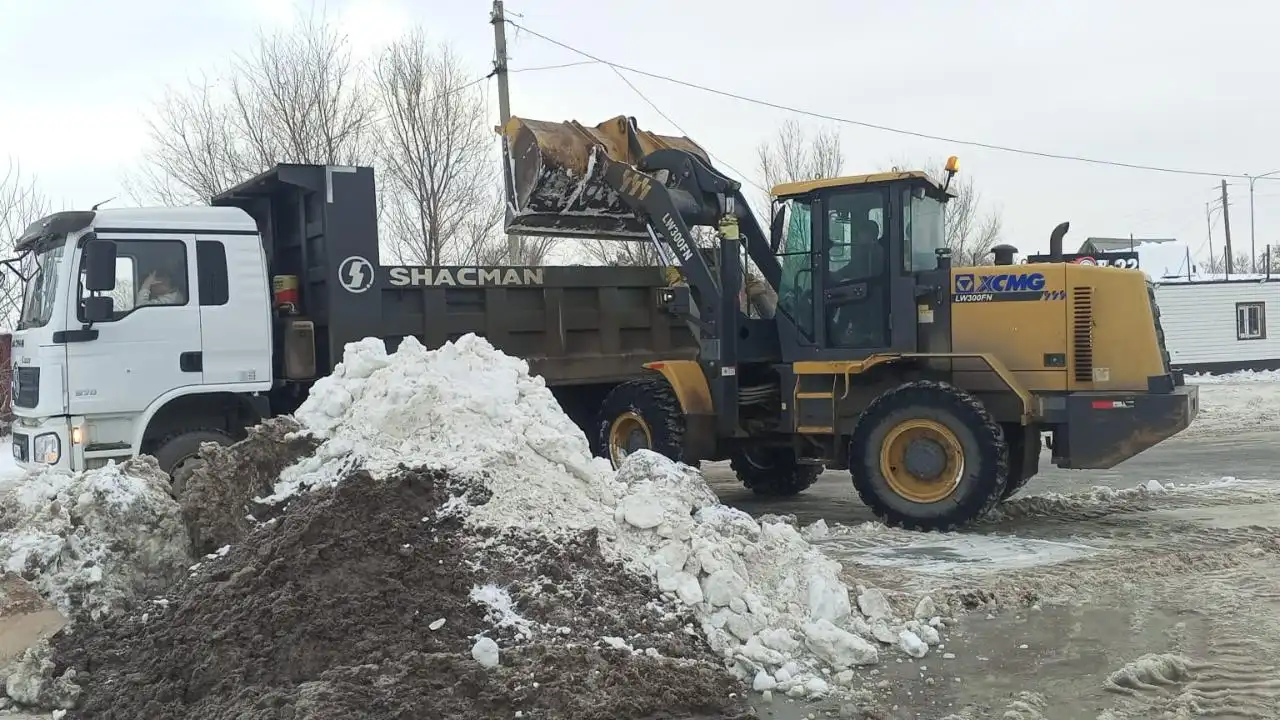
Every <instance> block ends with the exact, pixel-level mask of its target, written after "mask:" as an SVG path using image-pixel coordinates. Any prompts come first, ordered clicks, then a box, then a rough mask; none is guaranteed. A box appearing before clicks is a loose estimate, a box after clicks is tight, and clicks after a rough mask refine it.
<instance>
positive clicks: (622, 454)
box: [596, 376, 684, 469]
mask: <svg viewBox="0 0 1280 720" xmlns="http://www.w3.org/2000/svg"><path fill="white" fill-rule="evenodd" d="M596 427H597V429H598V432H597V435H598V443H599V447H600V449H601V450H602V452H603V453H604V454H605V456H606V457H608V458H609V462H610V463H612V464H613V467H614V469H617V468H618V466H620V465H621V464H622V461H623V460H624V459H626V457H627V456H628V455H630V454H631V453H633V452H635V451H637V450H652V451H654V452H656V453H658V454H660V455H664V456H666V457H668V458H670V459H672V460H675V461H677V462H680V461H683V460H684V413H683V412H681V410H680V401H679V400H677V399H676V393H675V391H674V390H672V389H671V385H670V384H668V383H667V381H666V379H665V378H662V377H657V376H655V377H646V378H640V379H638V380H629V381H627V382H624V383H622V384H620V385H618V386H617V387H615V388H614V389H613V390H610V391H609V394H608V395H606V396H605V398H604V403H603V404H602V405H601V407H600V417H599V420H598V421H597V423H596Z"/></svg>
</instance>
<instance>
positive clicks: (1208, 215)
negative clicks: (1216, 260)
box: [1204, 203, 1213, 271]
mask: <svg viewBox="0 0 1280 720" xmlns="http://www.w3.org/2000/svg"><path fill="white" fill-rule="evenodd" d="M1212 204H1213V203H1205V204H1204V224H1205V227H1207V228H1209V235H1208V238H1207V240H1206V241H1207V242H1208V243H1209V270H1210V271H1212V270H1213V211H1212V210H1210V209H1209V206H1210V205H1212Z"/></svg>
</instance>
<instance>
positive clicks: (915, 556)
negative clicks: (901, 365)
mask: <svg viewBox="0 0 1280 720" xmlns="http://www.w3.org/2000/svg"><path fill="white" fill-rule="evenodd" d="M1193 381H1196V382H1199V383H1200V384H1201V385H1202V388H1201V403H1202V408H1203V409H1202V411H1201V415H1200V417H1199V418H1197V420H1196V422H1195V424H1194V425H1193V426H1192V427H1191V428H1190V429H1188V430H1187V431H1186V432H1185V433H1183V434H1182V435H1181V436H1179V437H1178V438H1175V439H1173V440H1170V441H1167V442H1166V443H1164V444H1162V445H1160V446H1158V447H1156V448H1153V449H1151V450H1149V451H1147V452H1146V453H1143V454H1142V455H1140V456H1138V457H1136V458H1133V459H1132V460H1130V461H1128V462H1126V463H1124V464H1122V465H1121V466H1119V467H1117V468H1115V469H1114V470H1111V471H1102V472H1083V471H1063V470H1058V469H1056V468H1053V466H1052V465H1051V464H1050V462H1049V458H1048V455H1047V452H1046V455H1045V456H1044V457H1043V458H1042V460H1041V474H1040V475H1039V476H1038V477H1037V478H1035V479H1034V480H1032V481H1031V483H1030V484H1029V485H1028V487H1027V488H1025V489H1024V490H1023V491H1022V492H1021V493H1020V494H1019V495H1018V496H1017V497H1016V498H1015V499H1013V500H1012V501H1011V502H1009V503H1007V504H1005V505H1004V506H1002V508H1001V509H999V510H998V511H997V512H996V513H995V515H994V516H993V517H991V518H989V519H988V520H987V521H985V522H984V523H982V524H981V525H980V526H978V527H975V528H973V529H971V530H969V531H966V532H964V533H952V534H922V533H912V532H905V531H898V530H889V529H886V528H884V527H882V526H880V525H877V524H875V523H874V522H872V520H873V518H872V517H871V515H870V513H869V512H868V511H867V509H866V508H865V507H864V506H862V505H861V504H860V503H859V502H858V500H857V497H856V496H855V495H854V493H853V490H852V488H851V487H850V485H849V479H848V476H847V474H846V473H843V472H829V473H827V474H826V475H824V476H823V478H822V479H821V480H820V481H819V483H818V484H816V485H815V486H814V487H813V488H811V489H810V490H809V491H808V492H806V493H805V494H804V495H803V496H801V497H798V498H796V499H794V500H792V501H789V502H784V503H781V504H778V503H773V504H771V505H770V506H769V507H768V508H767V509H766V505H765V504H764V503H762V502H759V501H757V500H756V499H755V498H754V497H753V496H752V495H751V494H750V493H749V492H747V491H745V490H743V489H741V487H740V486H738V485H737V483H736V481H735V480H734V479H733V476H732V475H731V474H730V473H729V471H728V468H727V467H722V466H720V465H719V464H716V465H709V466H706V467H705V468H704V471H705V472H706V474H707V477H708V479H709V480H710V481H711V482H712V485H713V487H714V488H715V489H716V491H717V492H718V493H719V494H720V496H721V498H722V500H724V501H725V502H726V503H729V504H732V505H737V506H738V507H741V508H743V509H746V510H748V511H750V512H753V513H756V514H763V513H766V512H774V513H789V514H794V515H795V516H796V518H797V519H798V521H799V523H800V525H801V526H811V524H813V523H815V522H817V521H819V520H821V521H822V523H819V524H818V525H816V526H811V527H810V528H809V530H808V531H807V533H808V534H809V536H810V537H811V539H813V540H814V541H816V542H818V543H819V545H820V546H821V547H822V548H823V549H824V550H825V551H826V552H828V553H830V554H831V555H833V556H834V557H836V558H837V559H839V560H840V561H841V562H842V563H843V564H844V566H845V572H846V575H847V576H848V581H849V582H850V583H853V582H855V581H858V582H862V583H866V584H868V585H872V584H874V585H878V586H879V587H882V588H885V589H887V590H897V591H901V592H902V593H903V594H904V595H903V596H904V597H918V596H919V595H920V594H921V593H923V592H928V593H931V594H932V595H933V597H934V598H935V599H936V600H937V601H938V602H939V603H943V602H946V603H949V604H951V605H952V606H953V607H955V608H957V610H959V609H960V608H964V609H967V610H968V611H969V612H968V613H967V614H964V615H962V616H961V619H960V620H959V622H958V624H957V625H956V626H955V627H954V628H953V631H952V632H951V633H950V636H949V637H948V640H947V644H946V646H945V647H941V648H937V649H935V650H934V651H931V652H930V653H929V655H928V656H926V657H925V658H923V659H921V660H914V661H912V660H901V661H899V663H890V664H886V665H884V666H882V668H881V669H880V670H879V672H880V674H881V675H882V676H883V678H884V680H883V681H882V682H880V686H881V687H880V689H879V690H880V692H879V697H877V698H876V700H875V701H874V703H873V706H874V707H875V710H876V711H878V713H879V715H880V716H881V717H886V718H927V719H932V720H936V719H939V718H948V717H952V718H955V719H956V720H961V719H963V720H969V719H970V718H972V719H973V720H977V719H978V718H995V717H1002V718H1024V719H1031V718H1050V719H1055V720H1056V719H1057V718H1062V719H1063V720H1079V719H1081V718H1098V719H1099V720H1121V719H1122V718H1149V717H1168V718H1189V717H1197V716H1212V717H1217V718H1280V374H1267V373H1262V374H1243V375H1234V376H1226V377H1223V378H1206V379H1197V380H1193ZM758 708H759V710H760V711H761V714H762V716H764V717H777V718H791V717H797V718H799V717H807V716H808V713H809V712H816V713H818V714H819V715H822V714H825V713H824V710H825V711H838V710H839V709H840V708H838V707H829V708H825V707H803V708H801V707H798V706H794V705H788V704H787V703H785V702H783V703H778V702H776V701H775V703H773V704H772V705H771V706H758ZM1006 713H1007V714H1006ZM845 716H853V717H857V716H858V715H856V714H853V713H852V712H851V708H848V707H846V708H845Z"/></svg>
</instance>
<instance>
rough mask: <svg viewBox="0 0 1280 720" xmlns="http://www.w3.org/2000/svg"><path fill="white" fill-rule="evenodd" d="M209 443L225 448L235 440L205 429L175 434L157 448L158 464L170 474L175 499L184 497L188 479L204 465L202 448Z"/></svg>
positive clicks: (221, 432) (219, 432) (224, 434)
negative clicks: (183, 493) (183, 492)
mask: <svg viewBox="0 0 1280 720" xmlns="http://www.w3.org/2000/svg"><path fill="white" fill-rule="evenodd" d="M207 442H211V443H217V444H219V445H222V446H224V447H225V446H228V445H231V444H233V443H235V438H232V437H231V436H230V435H228V434H227V433H225V432H223V431H221V430H212V429H208V428H203V429H199V430H187V431H184V432H179V433H174V434H173V435H170V436H168V437H166V438H165V439H164V440H161V441H160V444H159V445H157V446H156V452H155V456H156V462H157V463H158V464H159V465H160V469H161V470H163V471H165V472H166V473H168V474H169V480H170V482H171V483H172V484H173V494H174V496H175V497H182V491H183V490H185V489H186V487H187V479H188V478H190V477H191V473H192V472H194V471H195V469H196V468H197V467H199V466H201V465H203V464H204V461H203V460H201V459H200V446H201V445H203V444H204V443H207Z"/></svg>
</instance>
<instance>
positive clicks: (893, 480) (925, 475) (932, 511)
mask: <svg viewBox="0 0 1280 720" xmlns="http://www.w3.org/2000/svg"><path fill="white" fill-rule="evenodd" d="M849 458H850V461H849V468H850V472H851V474H852V475H853V486H854V488H855V489H856V490H857V491H858V496H859V497H861V498H862V501H863V502H864V503H866V505H867V506H868V507H869V508H871V511H872V512H874V513H875V514H876V516H877V517H879V518H880V519H881V521H883V522H884V523H886V524H887V525H891V526H895V527H903V528H907V529H908V530H940V531H949V530H955V529H956V528H959V527H962V526H964V525H966V524H968V523H970V522H973V521H974V520H977V519H978V518H981V517H982V516H984V515H986V514H987V513H988V512H990V511H991V509H992V508H993V507H995V505H996V504H997V503H998V502H1000V499H1001V497H1002V496H1003V495H1004V490H1005V485H1006V482H1007V479H1008V473H1009V449H1008V447H1007V445H1006V444H1005V440H1004V434H1003V433H1002V432H1001V431H1000V426H999V425H998V424H997V423H996V421H995V420H994V419H993V418H992V417H991V415H990V413H988V412H987V410H986V408H985V407H983V405H982V403H981V402H980V401H979V400H978V399H977V398H975V397H974V396H972V395H970V394H969V393H967V392H965V391H964V390H961V389H960V388H957V387H955V386H953V385H949V384H947V383H942V382H935V381H932V380H921V381H917V382H910V383H906V384H904V385H901V386H899V387H897V388H894V389H892V390H889V391H887V392H885V393H884V394H882V395H880V397H878V398H876V399H875V400H874V401H872V402H871V404H870V405H868V406H867V408H866V410H864V411H863V413H862V416H861V417H860V418H859V420H858V424H857V425H856V426H855V427H854V431H853V435H852V436H851V438H850V443H849Z"/></svg>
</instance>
